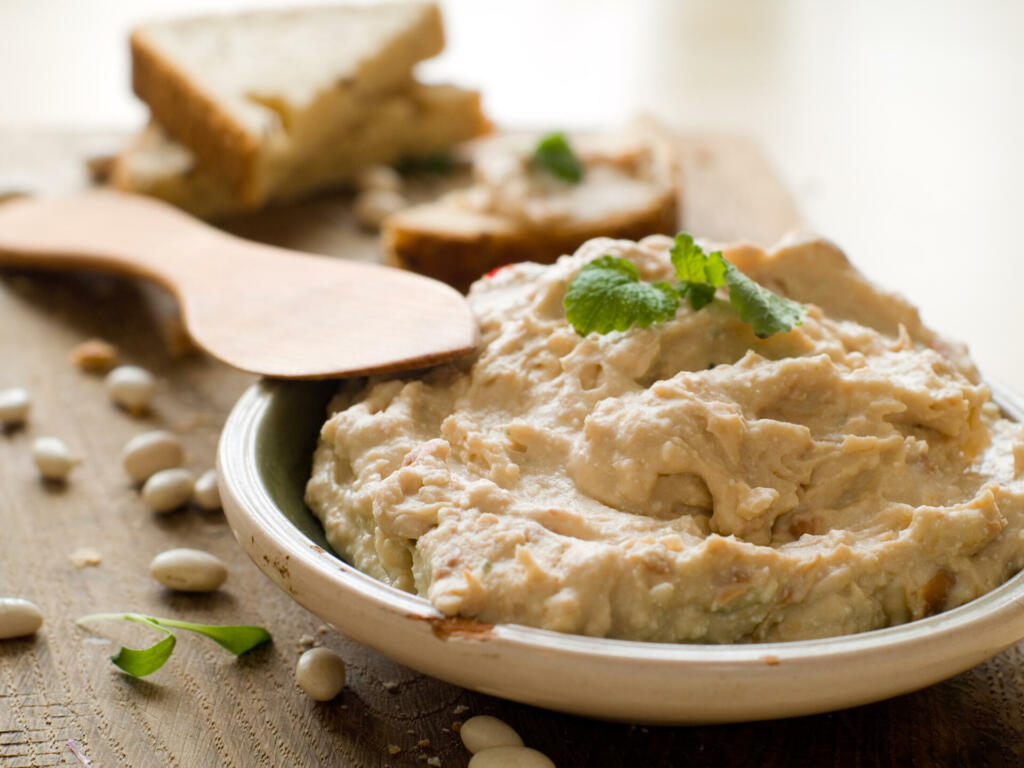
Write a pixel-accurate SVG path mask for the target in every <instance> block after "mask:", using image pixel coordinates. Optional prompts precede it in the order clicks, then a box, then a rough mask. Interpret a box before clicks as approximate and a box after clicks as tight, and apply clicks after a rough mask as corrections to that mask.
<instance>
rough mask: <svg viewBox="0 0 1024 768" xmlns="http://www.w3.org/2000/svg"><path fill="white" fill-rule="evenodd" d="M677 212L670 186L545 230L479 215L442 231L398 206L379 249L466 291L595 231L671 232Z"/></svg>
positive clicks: (570, 247) (572, 246)
mask: <svg viewBox="0 0 1024 768" xmlns="http://www.w3.org/2000/svg"><path fill="white" fill-rule="evenodd" d="M430 205H432V206H435V205H443V203H431V204H430ZM678 212H679V201H678V194H677V192H676V191H675V190H671V191H666V192H665V193H664V194H662V195H661V196H660V197H659V198H658V199H657V200H655V201H653V202H652V204H651V205H650V206H649V207H648V208H647V209H646V210H645V211H642V212H639V213H635V214H625V215H621V216H618V217H616V218H613V219H608V220H605V221H602V222H599V223H589V222H588V223H586V224H581V225H579V226H573V227H565V228H561V229H551V230H534V229H525V228H514V227H508V226H500V225H497V226H492V225H490V222H493V221H494V220H493V219H486V218H481V221H480V223H481V226H479V227H477V228H475V229H467V230H462V231H455V230H453V229H449V230H447V231H445V230H443V229H438V228H433V227H422V226H418V225H416V223H415V222H414V221H411V220H410V218H409V217H408V216H406V215H404V214H403V213H401V212H400V213H398V214H396V215H394V216H392V217H390V218H389V219H387V220H386V221H385V223H384V231H383V237H384V251H385V253H386V254H387V258H388V260H389V261H390V263H391V264H392V266H397V267H402V268H404V269H411V270H413V271H415V272H419V273H421V274H424V275H428V276H430V277H433V278H436V279H437V280H442V281H444V282H446V283H448V284H450V285H452V286H454V287H455V288H457V289H459V290H460V291H466V290H468V288H469V286H470V285H471V284H472V283H473V282H474V281H475V280H477V279H478V278H480V277H481V276H483V275H485V274H487V273H488V272H490V271H492V270H494V269H497V268H499V267H503V266H505V265H506V264H514V263H517V262H520V261H535V262H539V263H541V264H550V263H551V262H553V261H555V260H556V259H557V258H558V257H559V256H562V255H564V254H567V253H573V252H574V251H575V250H576V249H577V248H578V247H579V246H580V245H581V244H583V243H584V242H586V241H587V240H590V239H592V238H595V237H612V238H616V239H625V240H640V239H642V238H644V237H646V236H647V235H653V234H666V235H672V234H675V232H676V231H677V229H678V223H679V222H678ZM420 213H421V214H422V213H423V209H422V208H421V211H420ZM467 215H469V216H472V214H467Z"/></svg>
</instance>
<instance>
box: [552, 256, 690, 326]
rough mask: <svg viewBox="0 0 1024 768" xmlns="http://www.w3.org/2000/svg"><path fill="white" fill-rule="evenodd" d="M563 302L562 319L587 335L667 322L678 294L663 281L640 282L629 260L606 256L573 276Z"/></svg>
mask: <svg viewBox="0 0 1024 768" xmlns="http://www.w3.org/2000/svg"><path fill="white" fill-rule="evenodd" d="M562 303H563V305H564V306H565V318H566V319H567V320H568V321H569V323H570V324H571V325H572V327H573V328H574V329H575V330H576V333H578V334H579V335H580V336H586V335H587V334H588V333H590V332H591V331H597V332H598V333H608V332H609V331H625V330H627V329H629V328H632V327H633V326H634V325H637V326H640V327H641V328H646V327H647V326H649V325H651V324H652V323H655V322H658V321H662V320H668V319H669V318H670V317H672V316H673V315H675V313H676V310H677V309H678V308H679V295H678V294H677V293H676V291H675V289H674V288H673V287H672V286H671V285H669V284H668V283H666V282H664V281H661V282H657V283H644V282H640V273H639V272H638V271H637V268H636V266H635V265H634V264H633V263H632V262H631V261H627V260H626V259H622V258H618V257H616V256H608V255H605V256H601V257H600V258H598V259H594V261H592V262H590V263H589V264H587V265H586V266H585V267H583V269H581V270H580V271H579V272H578V273H577V274H576V277H574V278H573V280H572V282H571V283H570V284H569V289H568V290H567V291H566V294H565V299H563V302H562Z"/></svg>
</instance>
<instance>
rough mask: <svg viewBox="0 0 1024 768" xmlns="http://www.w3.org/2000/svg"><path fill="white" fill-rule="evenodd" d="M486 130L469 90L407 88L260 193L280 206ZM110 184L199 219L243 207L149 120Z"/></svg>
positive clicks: (120, 158) (476, 100)
mask: <svg viewBox="0 0 1024 768" xmlns="http://www.w3.org/2000/svg"><path fill="white" fill-rule="evenodd" d="M489 129H490V123H489V122H488V121H487V118H486V117H484V114H483V112H482V111H481V108H480V94H479V93H478V92H477V91H471V90H466V89H463V88H457V87H455V86H451V85H421V84H418V83H414V84H411V85H410V86H409V87H408V88H407V89H406V90H404V91H402V92H400V93H395V94H393V95H390V96H387V97H384V98H379V99H376V100H374V101H373V102H372V104H370V105H368V106H366V107H365V108H364V109H362V110H361V117H360V119H359V120H358V121H356V122H351V121H350V122H346V123H344V124H342V125H339V126H338V127H337V128H336V129H335V132H334V133H332V134H330V135H329V136H328V139H329V140H328V141H327V142H326V146H325V148H324V149H323V150H322V151H321V152H320V153H319V154H318V155H316V156H315V157H311V158H307V159H305V160H304V161H303V162H300V163H297V164H296V165H295V167H293V168H292V169H291V172H290V173H289V175H288V176H286V177H284V178H282V179H280V180H279V182H278V183H277V185H276V186H274V187H273V188H272V189H271V190H270V193H269V195H268V200H267V202H269V203H284V202H290V201H293V200H298V199H301V198H303V197H306V196H309V195H311V194H313V193H315V192H317V191H319V190H322V189H326V188H330V187H334V186H338V185H340V184H343V183H344V182H345V181H347V180H349V179H351V178H352V177H353V176H355V175H356V173H358V172H359V171H360V170H361V169H362V168H364V167H365V166H367V165H375V164H393V163H395V162H397V161H399V160H402V159H405V158H408V157H426V156H429V155H432V154H436V153H437V152H440V151H443V150H446V149H448V148H450V147H451V146H453V145H454V144H457V143H459V142H462V141H465V140H467V139H471V138H474V137H476V136H479V135H480V134H482V133H485V132H486V131H488V130H489ZM111 183H112V184H113V185H114V186H115V187H117V188H118V189H121V190H124V191H126V192H136V193H140V194H146V195H152V196H154V197H159V198H162V199H164V200H166V201H167V202H169V203H172V204H174V205H177V206H178V207H180V208H183V209H185V210H187V211H189V212H190V213H193V214H194V215H196V216H200V217H202V218H217V217H221V216H226V215H230V214H234V213H240V212H243V211H245V210H248V209H249V208H250V207H251V206H247V205H245V204H243V203H242V202H241V201H239V200H238V199H237V198H236V197H235V196H234V195H232V194H231V192H230V191H229V190H228V189H227V187H226V186H225V185H224V184H222V183H221V182H220V181H219V179H217V178H216V177H214V176H213V175H212V174H210V173H209V172H208V171H207V170H206V169H205V167H203V166H202V165H200V164H199V163H198V162H197V158H196V156H195V155H194V154H193V153H192V152H190V151H189V150H188V149H187V148H186V147H185V146H184V145H182V144H180V143H178V142H176V141H174V140H173V139H172V138H171V137H170V136H169V135H168V134H167V132H166V131H164V130H163V129H162V128H161V127H160V126H159V125H158V124H156V123H150V125H149V126H147V127H146V129H145V130H143V131H142V133H141V134H140V135H139V136H137V137H136V138H135V140H134V141H133V142H132V143H131V144H129V146H128V147H126V148H125V149H124V150H123V151H122V152H121V154H120V155H118V157H117V158H116V160H115V161H114V167H113V172H112V175H111Z"/></svg>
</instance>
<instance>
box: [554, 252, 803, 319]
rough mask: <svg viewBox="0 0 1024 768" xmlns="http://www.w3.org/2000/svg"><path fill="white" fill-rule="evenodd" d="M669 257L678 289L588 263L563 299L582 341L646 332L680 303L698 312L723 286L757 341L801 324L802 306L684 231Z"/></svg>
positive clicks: (622, 263)
mask: <svg viewBox="0 0 1024 768" xmlns="http://www.w3.org/2000/svg"><path fill="white" fill-rule="evenodd" d="M670 255H671V258H672V264H673V266H675V268H676V279H677V280H678V281H679V282H678V283H677V284H676V285H675V286H673V285H671V284H669V283H667V282H665V281H659V282H656V283H645V282H641V281H640V275H639V273H638V272H637V268H636V267H635V266H634V265H633V263H632V262H630V261H627V260H626V259H623V258H619V257H616V256H608V255H605V256H601V257H600V258H598V259H595V260H594V261H592V262H590V263H589V264H587V265H586V266H585V267H583V269H581V270H580V271H579V272H578V273H577V274H576V277H574V278H573V280H572V282H571V283H569V288H568V290H567V291H566V294H565V299H564V300H563V304H564V306H565V318H566V320H568V321H569V323H570V324H571V325H572V327H573V328H575V329H576V332H577V333H578V334H580V335H581V336H585V335H586V334H588V333H590V332H591V331H597V332H598V333H608V332H609V331H613V330H614V331H625V330H627V329H629V328H632V327H633V326H634V325H638V326H640V327H642V328H646V327H647V326H649V325H651V324H652V323H655V322H662V321H665V320H668V319H669V318H671V317H673V316H674V315H675V313H676V310H677V309H678V308H679V300H680V299H681V298H686V300H687V301H688V302H689V303H690V306H691V307H692V308H693V310H694V311H695V312H696V311H699V310H701V309H703V308H704V307H706V306H707V305H708V304H710V303H711V302H712V301H714V298H715V291H716V289H717V288H718V287H720V286H723V285H724V286H726V287H728V289H729V303H730V304H731V305H732V306H733V308H734V309H735V310H736V312H737V313H738V314H739V316H740V319H741V320H742V321H743V322H745V323H747V324H748V325H749V326H750V327H751V329H752V330H753V331H754V333H755V334H756V335H757V336H758V337H759V338H762V339H765V338H767V337H769V336H771V335H773V334H776V333H784V332H786V331H791V330H793V328H794V327H796V326H798V325H800V324H801V323H802V322H803V314H804V307H802V306H800V305H799V304H797V303H796V302H793V301H790V300H789V299H787V298H785V297H784V296H779V295H778V294H776V293H773V292H772V291H770V290H768V289H767V288H765V287H764V286H762V285H759V284H758V283H756V282H755V281H753V280H751V279H750V278H749V277H747V276H746V275H744V274H743V273H742V272H740V271H739V270H738V269H736V267H734V266H733V265H732V264H730V263H729V261H728V259H726V258H725V257H724V256H723V255H722V252H721V251H714V252H712V253H705V252H704V249H703V248H701V247H700V246H699V245H697V244H696V243H695V242H694V240H693V237H692V236H690V235H689V234H687V233H686V232H680V233H679V234H678V235H676V238H675V242H674V244H673V245H672V248H671V250H670Z"/></svg>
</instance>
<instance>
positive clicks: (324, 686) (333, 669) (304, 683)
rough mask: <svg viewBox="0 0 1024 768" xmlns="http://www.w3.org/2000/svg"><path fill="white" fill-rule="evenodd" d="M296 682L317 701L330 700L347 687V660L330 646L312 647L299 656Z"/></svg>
mask: <svg viewBox="0 0 1024 768" xmlns="http://www.w3.org/2000/svg"><path fill="white" fill-rule="evenodd" d="M295 682H297V683H298V684H299V687H300V688H301V689H302V690H304V691H305V692H306V693H308V694H309V696H310V698H312V699H315V700H316V701H330V700H331V699H333V698H334V697H335V696H337V695H338V694H339V693H341V689H342V688H344V687H345V662H344V660H343V659H342V658H341V656H339V655H338V654H336V653H335V652H334V651H332V650H331V649H330V648H310V649H309V650H308V651H306V652H305V653H303V654H302V655H301V656H299V663H298V664H297V665H296V667H295Z"/></svg>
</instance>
